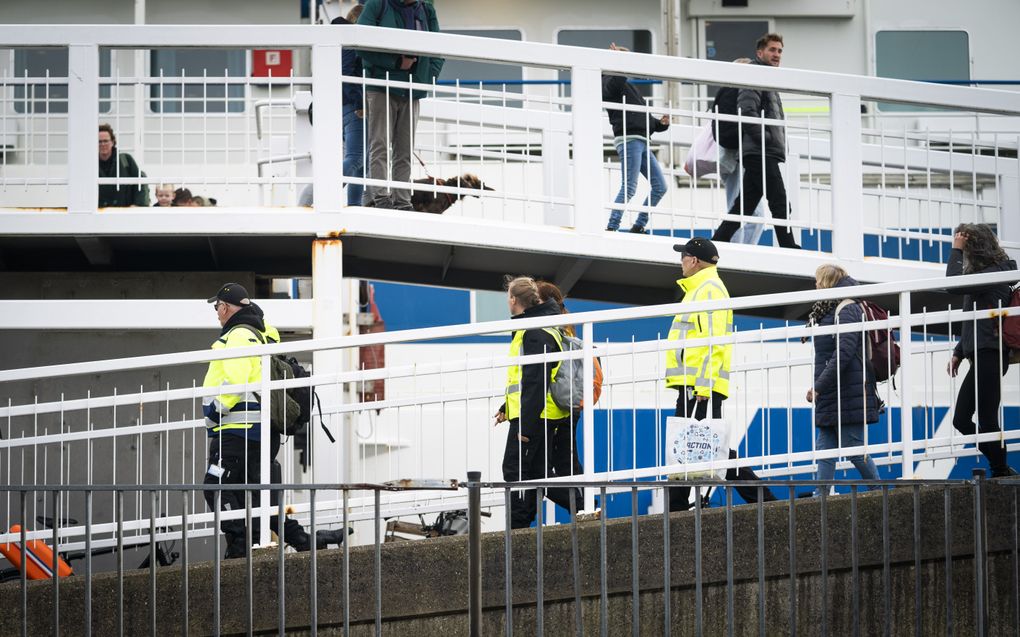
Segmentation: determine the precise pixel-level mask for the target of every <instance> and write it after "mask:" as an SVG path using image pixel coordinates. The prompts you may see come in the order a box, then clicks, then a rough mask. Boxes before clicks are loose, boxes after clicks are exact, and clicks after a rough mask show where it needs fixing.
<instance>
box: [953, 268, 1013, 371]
mask: <svg viewBox="0 0 1020 637" xmlns="http://www.w3.org/2000/svg"><path fill="white" fill-rule="evenodd" d="M1009 270H1016V261H1014V260H1012V259H1007V260H1006V261H1000V262H999V263H996V264H994V265H990V266H988V267H987V268H985V269H983V270H981V272H975V273H974V274H984V273H986V272H1006V271H1009ZM962 274H963V250H958V249H956V248H953V250H951V251H950V253H949V263H948V264H947V265H946V276H961V275H962ZM948 292H949V293H951V294H962V295H964V296H963V309H964V310H965V311H970V310H973V309H975V308H974V306H975V305H976V306H977V309H979V310H987V309H990V308H993V307H999V303H1000V302H1001V303H1002V307H1008V306H1009V301H1010V296H1011V295H1012V291H1011V289H1010V285H1009V284H1008V283H996V284H994V285H970V286H967V287H962V288H952V289H949V290H948ZM976 322H977V343H976V345H977V347H976V349H979V350H981V349H993V350H998V349H999V340H1000V339H999V335H998V331H997V330H998V324H997V321H996V320H994V319H980V320H978V321H976ZM974 323H975V321H974V320H968V321H963V322H962V324H961V323H954V324H953V331H954V332H955V331H956V328H957V326H959V330H960V340H959V342H957V343H956V348H955V349H953V356H955V357H957V358H961V359H963V358H971V357H972V356H974V350H975V338H974Z"/></svg>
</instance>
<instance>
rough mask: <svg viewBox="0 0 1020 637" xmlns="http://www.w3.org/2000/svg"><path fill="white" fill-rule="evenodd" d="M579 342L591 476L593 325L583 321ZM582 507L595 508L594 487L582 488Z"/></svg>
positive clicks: (586, 471) (586, 472)
mask: <svg viewBox="0 0 1020 637" xmlns="http://www.w3.org/2000/svg"><path fill="white" fill-rule="evenodd" d="M581 342H582V344H583V345H582V347H583V350H582V351H584V366H583V367H582V369H583V370H584V379H583V383H584V397H583V399H584V406H583V407H582V408H581V420H582V422H583V423H584V425H583V426H584V449H582V451H583V452H584V477H585V478H592V477H594V475H595V404H594V403H595V391H594V383H595V367H594V365H593V363H592V361H593V360H594V358H595V326H594V325H592V324H591V323H585V324H584V325H582V326H581ZM599 505H600V506H601V507H602V509H603V511H604V510H605V508H606V503H605V502H600V503H599ZM584 509H585V510H586V511H594V510H595V489H593V488H588V489H585V490H584Z"/></svg>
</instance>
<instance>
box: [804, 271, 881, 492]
mask: <svg viewBox="0 0 1020 637" xmlns="http://www.w3.org/2000/svg"><path fill="white" fill-rule="evenodd" d="M856 285H860V284H859V283H858V282H857V281H856V280H855V279H854V278H853V277H851V276H850V275H849V274H847V271H846V270H844V269H843V268H841V267H839V266H838V265H835V264H831V263H826V264H824V265H820V266H818V269H817V270H815V287H816V288H818V289H819V290H825V289H828V288H850V287H853V286H856ZM849 291H850V290H848V292H849ZM837 314H838V317H839V324H840V325H848V324H854V323H860V322H861V321H863V320H864V310H863V309H862V308H861V305H860V303H857V302H855V301H854V299H852V298H849V297H848V298H847V300H845V301H840V300H835V299H833V300H828V301H818V302H817V303H815V304H814V305H813V306H812V307H811V314H810V317H809V318H808V325H809V326H826V325H834V324H835V323H836V318H837ZM863 336H864V334H863V332H862V331H861V330H860V329H859V328H855V327H849V328H847V329H846V330H845V331H842V332H840V333H839V335H838V340H837V335H835V334H825V335H821V336H815V337H814V339H812V343H813V345H814V348H815V367H814V385H813V387H812V388H811V389H809V390H808V391H807V401H808V402H809V403H810V402H814V404H815V448H816V449H817V450H819V451H823V450H826V449H838V448H840V447H859V446H862V445H863V444H864V443H865V435H864V428H865V427H866V426H867V424H868V423H873V422H878V416H879V399H878V389H877V385H876V382H875V372H874V370H873V369H871V365H870V364H868V363H866V362H865V357H864V346H863V345H862V342H861V339H862V337H863ZM849 460H850V462H852V463H853V465H854V466H855V467H856V468H857V470H858V471H859V472H860V473H861V478H862V479H864V480H878V467H876V466H875V461H874V460H872V459H871V457H870V456H867V455H863V456H852V457H850V458H849ZM835 474H836V459H835V458H825V459H821V460H819V461H818V474H817V478H818V480H832V478H833V476H835ZM823 488H824V487H823Z"/></svg>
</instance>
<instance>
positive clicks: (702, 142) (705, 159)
mask: <svg viewBox="0 0 1020 637" xmlns="http://www.w3.org/2000/svg"><path fill="white" fill-rule="evenodd" d="M721 151H722V149H721V148H720V147H719V145H718V144H716V142H715V136H714V135H713V134H712V122H707V123H706V124H705V125H704V126H702V127H701V132H699V133H698V136H697V137H696V138H695V139H694V143H693V144H691V150H690V152H688V153H687V161H685V162H684V172H685V173H687V174H688V175H690V176H691V177H703V176H705V175H711V174H715V173H718V172H719V154H720V153H721Z"/></svg>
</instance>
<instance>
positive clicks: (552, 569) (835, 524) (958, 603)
mask: <svg viewBox="0 0 1020 637" xmlns="http://www.w3.org/2000/svg"><path fill="white" fill-rule="evenodd" d="M986 488H987V496H986V497H987V500H986V504H987V511H988V515H987V540H988V548H987V554H986V555H987V563H988V577H987V580H988V588H987V591H988V599H989V613H988V615H989V621H990V628H991V630H990V634H993V635H998V634H1005V633H1007V632H1008V631H1011V630H1013V629H1014V626H1015V624H1014V619H1013V613H1012V610H1011V603H1012V601H1011V600H1013V599H1014V598H1015V595H1016V593H1017V591H1016V590H1015V588H1014V587H1013V584H1012V579H1011V574H1012V569H1013V568H1015V566H1014V562H1013V561H1012V560H1013V556H1012V554H1011V553H1010V551H1011V550H1012V544H1011V542H1012V539H1011V538H1013V537H1014V534H1015V532H1016V520H1015V518H1014V517H1013V514H1012V511H1013V510H1014V509H1013V506H1014V505H1015V501H1016V498H1017V491H1016V487H1005V486H997V485H990V486H986ZM950 491H951V503H950V509H949V511H948V514H947V512H946V510H945V507H944V503H945V493H944V491H943V490H942V489H941V488H928V489H924V490H922V491H921V492H920V493H919V494H918V495H919V501H920V508H919V509H917V511H916V513H917V515H918V516H919V518H918V521H919V523H920V529H921V530H920V538H919V541H915V538H914V536H913V529H914V521H915V518H914V515H915V509H914V506H913V493H912V489H910V488H908V487H907V488H900V489H897V490H895V491H893V492H891V494H890V496H889V499H888V504H889V527H888V528H889V557H890V560H889V564H890V569H889V582H890V585H891V586H890V589H889V594H890V604H891V605H890V609H889V617H890V620H891V634H893V635H910V634H914V616H915V599H914V590H915V588H914V587H915V585H917V584H920V586H921V599H920V613H921V618H922V622H923V623H922V626H921V631H920V632H921V633H922V634H938V633H942V632H944V630H945V617H946V615H945V612H946V608H947V604H946V596H945V590H946V584H945V579H946V573H945V569H944V565H945V550H944V547H945V541H946V540H945V530H946V529H945V524H944V523H945V521H946V520H949V523H950V525H951V528H950V533H951V537H950V546H951V555H952V574H951V581H952V598H951V601H950V604H949V606H950V607H951V610H952V616H953V627H954V632H955V634H972V633H973V632H974V630H975V623H974V622H975V614H974V594H975V587H974V559H973V556H974V536H973V532H972V528H973V524H972V522H973V520H974V509H973V506H974V505H973V499H972V490H971V488H970V487H954V488H952V489H951V490H950ZM850 506H851V502H850V499H849V497H847V496H844V497H838V498H832V499H830V500H829V503H828V512H827V517H826V520H827V524H826V528H827V530H828V554H827V559H828V569H829V570H828V573H829V577H828V580H827V582H828V594H827V595H825V594H823V591H822V586H823V581H822V579H821V575H820V568H821V559H822V551H821V550H820V546H821V542H820V538H821V530H822V523H821V516H820V502H819V501H818V500H801V501H798V502H797V503H796V507H795V510H796V514H795V517H796V523H795V527H794V528H795V529H796V532H795V540H796V544H795V548H794V550H795V553H794V557H793V562H794V563H795V569H794V574H795V578H794V586H795V598H794V603H793V608H794V609H795V611H796V616H795V618H794V621H795V622H796V627H797V631H798V632H800V633H802V634H817V633H819V632H820V625H821V622H822V617H823V612H824V613H825V617H826V618H827V622H828V630H829V634H833V635H846V634H851V632H852V629H853V624H854V621H855V619H859V621H860V634H863V635H873V634H879V632H880V631H881V630H882V628H883V621H884V618H885V617H886V611H885V606H884V599H885V593H886V589H885V587H884V584H883V543H882V538H883V536H882V533H881V529H882V513H883V498H882V496H881V494H880V493H870V494H866V495H862V496H861V497H860V498H859V499H858V507H859V510H858V515H859V517H858V524H857V533H858V536H857V537H858V542H859V551H860V553H859V558H858V559H859V568H860V582H859V590H860V604H861V606H860V608H861V611H860V613H859V614H858V615H855V614H854V612H853V602H852V600H853V585H854V581H853V576H852V553H851V524H850ZM756 515H757V511H756V509H755V508H754V507H741V508H739V509H735V510H734V512H733V538H734V544H733V547H734V555H733V566H734V569H733V571H734V574H735V575H734V582H733V596H734V603H735V606H734V620H735V621H734V628H735V630H734V632H735V634H738V635H754V634H758V627H759V615H758V599H759V598H758V595H759V590H758V584H757V573H758V571H757V559H758V555H757V546H758V545H757V539H756V538H757V533H756ZM764 520H765V522H764V550H763V559H764V564H765V574H766V584H765V598H766V612H765V618H764V619H765V626H766V634H789V633H790V632H791V630H790V629H791V625H790V620H791V596H790V591H791V589H790V584H791V579H790V563H791V556H790V543H789V541H788V529H789V528H790V526H789V524H790V523H789V505H788V503H787V502H779V503H773V504H769V505H766V506H765V507H764ZM670 523H671V527H670V554H669V557H670V577H671V585H670V589H669V595H670V608H671V613H670V617H669V622H670V626H671V629H672V632H673V634H679V635H687V634H694V629H695V613H696V610H697V606H696V597H695V594H696V589H695V585H696V579H695V572H694V559H693V556H694V554H693V549H694V546H695V514H694V513H693V512H688V513H682V514H673V515H672V516H671V520H670ZM606 527H607V529H606V531H607V543H606V553H607V555H608V559H607V560H606V569H607V574H608V579H607V582H606V588H607V594H608V615H607V617H606V619H607V621H608V626H609V634H613V635H619V634H625V633H627V632H629V631H630V629H631V621H632V611H633V606H632V604H633V600H634V597H633V595H632V594H631V590H632V589H631V585H632V580H631V576H632V571H631V538H632V535H631V534H632V530H633V528H632V526H631V524H630V520H627V519H622V520H613V521H610V522H608V523H607V524H606ZM662 529H663V519H662V517H661V516H650V517H642V518H640V519H639V522H638V525H637V532H638V534H639V536H638V537H639V541H638V564H639V576H638V588H639V591H640V592H639V595H638V603H639V611H638V615H639V620H640V633H641V634H643V635H658V634H661V633H662V632H663V626H664V624H665V621H666V617H665V615H664V612H663V598H662V595H663V588H664V586H663V581H664V569H663V549H662ZM570 531H571V528H570V527H569V526H559V527H549V528H546V529H545V533H544V543H543V546H542V551H543V553H542V557H543V560H544V587H545V591H544V600H545V604H544V606H543V609H544V624H545V631H546V633H547V634H555V635H565V634H570V633H572V632H573V630H574V623H573V622H574V617H575V610H576V609H575V606H574V595H575V590H574V585H573V577H572V575H571V572H572V571H571V533H570ZM599 533H600V524H599V523H598V522H589V523H583V524H581V525H579V527H578V541H579V547H580V550H579V564H580V569H579V582H580V587H579V589H578V590H577V591H576V593H577V594H579V595H580V598H581V612H582V616H583V623H584V628H585V631H586V632H589V633H592V634H594V633H595V632H596V631H598V629H599V622H600V620H601V615H600V598H599V595H600V575H599V570H600V564H601V557H600V551H599V546H600V545H599ZM701 537H702V540H703V545H702V546H703V552H702V565H703V569H704V570H703V578H702V586H703V596H702V604H703V622H704V632H705V634H709V635H716V634H722V633H723V632H724V630H725V626H726V624H725V622H726V599H727V585H726V582H727V578H726V568H725V566H726V548H725V540H724V538H725V511H724V510H722V509H712V510H707V511H705V513H704V514H703V516H702V529H701ZM535 539H536V536H535V532H534V531H532V530H521V531H516V532H514V533H513V534H512V546H511V548H512V561H511V562H512V564H513V573H512V576H513V604H514V607H515V608H514V613H513V622H514V631H515V634H518V635H531V634H535V626H536V619H537V617H536V607H535V600H536V588H535V582H536V542H535ZM503 546H504V535H503V534H502V533H493V534H487V535H485V536H483V543H482V555H483V557H482V559H483V564H482V568H483V603H484V605H485V608H486V611H485V616H484V624H485V626H484V629H483V630H484V634H488V635H495V634H500V633H502V632H503V630H504V625H503V622H504V621H505V614H504V609H503V604H504V599H505V598H504V595H505V588H504V586H505V576H504V564H505V556H504V551H503ZM915 549H916V550H917V551H918V552H919V553H918V554H919V555H920V557H921V559H922V566H921V570H920V571H919V572H915V571H914V566H913V564H914V558H915ZM309 557H310V556H309V555H306V554H305V555H291V556H290V557H288V559H287V562H286V582H287V583H286V591H287V596H286V625H287V628H288V631H289V632H292V633H293V634H306V631H307V629H308V622H309V619H308V618H309V613H310V607H309V599H310V597H309V571H308V569H309V565H310V559H309ZM373 559H374V551H373V549H372V547H359V548H356V549H352V551H351V563H350V571H351V574H352V575H351V580H350V591H351V604H350V617H351V621H352V622H353V623H354V626H353V630H352V631H351V634H353V635H362V634H370V633H371V632H372V630H373V618H374V613H375V606H374V590H375V588H374V581H373ZM381 563H382V582H381V584H382V616H383V622H384V627H383V629H384V631H385V633H386V634H388V635H421V634H436V631H442V632H441V633H440V634H466V633H467V616H466V603H467V584H468V583H467V537H466V536H460V537H454V538H446V539H440V540H427V541H422V542H413V543H399V544H387V545H385V546H383V547H382V552H381ZM253 568H254V570H253V572H254V578H255V581H256V582H257V584H256V586H255V587H254V590H253V595H254V605H253V609H252V612H253V622H254V623H253V629H254V631H255V632H260V631H267V632H268V631H275V630H276V627H277V617H278V614H277V613H278V606H277V592H276V581H277V573H278V571H277V562H276V560H275V554H274V555H269V556H265V557H258V558H256V559H255V560H254V567H253ZM181 575H182V573H181V570H180V569H179V568H167V569H163V570H161V571H160V572H159V573H158V578H157V580H158V583H157V590H158V594H157V613H158V615H157V622H158V625H159V627H160V630H161V631H164V632H166V633H167V634H170V633H173V632H176V631H178V630H179V629H180V621H181V617H183V616H184V613H183V612H182V609H183V599H184V596H183V595H182V588H181V584H182V577H181ZM188 578H189V584H190V585H189V588H188V594H187V597H188V598H189V600H190V601H189V606H188V615H187V616H188V618H189V625H190V630H191V631H192V632H191V634H210V633H211V630H212V628H211V625H210V623H211V621H212V590H211V582H212V578H211V565H210V564H195V565H193V566H191V567H190V569H189V573H188ZM342 578H343V561H342V552H341V551H338V550H334V551H330V552H324V553H320V554H319V555H318V620H319V631H320V633H322V634H330V635H331V634H340V633H341V628H342V627H341V622H342V607H341V602H342V597H341V595H342V586H341V582H342V581H343V579H342ZM245 581H246V580H245V568H244V562H243V561H242V560H236V561H231V562H226V563H224V564H223V580H222V596H223V597H222V606H221V613H222V614H221V618H222V619H221V624H220V626H221V630H222V631H223V633H224V634H240V633H242V632H244V631H245V628H246V620H245V615H246V612H247V611H246V603H245V590H246V584H245ZM83 584H84V581H83V580H82V579H81V578H79V577H74V578H70V579H65V580H62V581H61V587H60V596H61V632H62V633H65V634H80V633H81V629H82V626H81V620H82V617H83V605H82V604H83V600H82V591H83ZM124 584H125V604H124V606H125V615H124V619H125V633H126V634H143V633H145V632H146V630H147V628H146V626H147V621H148V619H147V618H148V612H149V611H148V608H149V607H148V604H149V600H148V573H146V572H139V571H135V572H129V573H128V574H127V576H126V578H125V582H124ZM92 594H93V630H94V631H96V633H97V634H112V633H113V631H114V629H115V614H114V613H115V609H116V577H115V575H113V574H109V575H103V576H99V577H97V578H96V579H95V581H94V583H93V593H92ZM19 595H20V589H19V585H18V584H17V583H12V584H7V585H4V586H0V604H2V607H3V608H6V609H8V612H6V613H4V614H3V615H2V616H0V634H14V633H15V632H16V631H17V630H18V622H19V618H18V613H17V612H16V611H15V610H14V609H17V608H19ZM51 604H52V584H51V583H49V582H37V583H32V584H31V585H30V587H29V599H28V608H29V617H30V618H31V622H30V625H29V632H30V634H46V633H47V632H48V631H50V630H51V625H50V623H49V622H50V616H51V610H52V607H51Z"/></svg>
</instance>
